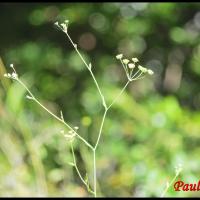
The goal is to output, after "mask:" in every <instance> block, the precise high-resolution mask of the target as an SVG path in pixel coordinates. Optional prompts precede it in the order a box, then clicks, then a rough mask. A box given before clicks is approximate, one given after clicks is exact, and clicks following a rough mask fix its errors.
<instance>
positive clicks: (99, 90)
mask: <svg viewBox="0 0 200 200" xmlns="http://www.w3.org/2000/svg"><path fill="white" fill-rule="evenodd" d="M64 33H65V34H66V35H67V37H68V39H69V41H70V42H71V44H72V46H73V47H74V49H75V51H76V52H77V54H78V55H79V57H80V58H81V60H82V61H83V63H84V64H85V66H86V67H87V69H88V70H89V72H90V74H91V76H92V78H93V80H94V83H95V85H96V87H97V90H98V92H99V94H100V96H101V99H102V104H103V106H104V107H105V109H106V108H107V105H106V101H105V98H104V95H103V94H102V92H101V89H100V87H99V84H98V82H97V80H96V78H95V76H94V74H93V72H92V69H91V66H89V65H88V64H87V63H86V61H85V60H84V58H83V56H82V55H81V53H80V52H79V50H78V49H77V45H76V44H74V42H73V41H72V39H71V37H70V35H69V34H68V32H65V31H64Z"/></svg>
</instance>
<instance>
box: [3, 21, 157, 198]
mask: <svg viewBox="0 0 200 200" xmlns="http://www.w3.org/2000/svg"><path fill="white" fill-rule="evenodd" d="M68 22H69V21H68V20H66V21H65V22H64V23H58V22H56V23H55V25H56V27H58V28H59V29H60V30H61V31H63V32H64V33H65V34H66V36H67V38H68V39H69V41H70V42H71V44H72V46H73V47H74V49H75V51H76V53H77V54H78V56H79V57H80V59H81V60H82V62H83V64H84V65H85V67H86V68H87V69H88V71H89V73H90V75H91V77H92V79H93V82H94V84H95V86H96V89H97V91H98V93H99V96H100V98H101V103H102V106H103V108H104V114H103V117H102V121H101V124H100V128H99V131H98V135H97V140H96V142H95V144H90V143H89V142H88V141H87V140H86V139H85V138H83V137H82V136H81V135H80V134H79V133H78V130H79V127H77V126H75V127H72V126H71V125H69V123H67V122H66V121H65V119H64V117H63V113H62V111H60V116H57V115H55V114H54V113H52V112H51V111H50V110H49V109H47V108H46V107H45V105H43V104H42V103H41V102H40V101H39V100H38V99H37V98H36V97H35V96H34V95H33V93H32V92H31V91H30V90H29V88H28V87H27V86H26V84H25V83H24V82H23V81H22V80H21V79H20V78H19V76H18V74H17V72H16V70H15V68H14V65H13V64H11V65H10V67H11V68H12V70H13V72H12V73H11V74H10V73H7V74H4V76H5V77H7V78H10V79H12V80H15V81H17V82H18V83H19V84H21V86H22V87H24V88H25V89H26V91H27V95H26V98H27V99H29V100H32V101H34V102H35V103H37V104H38V105H39V106H40V107H41V108H42V109H44V110H45V111H47V112H48V113H49V114H50V115H51V116H52V117H54V118H55V119H56V120H58V121H59V122H61V123H62V124H64V125H65V126H66V128H67V129H68V133H67V134H65V132H64V131H63V130H62V131H61V133H63V135H64V137H65V138H67V139H68V140H69V142H70V146H71V151H72V156H73V161H72V162H71V163H70V164H71V165H72V166H73V167H74V168H75V169H76V171H77V174H78V176H79V177H80V179H81V181H82V182H83V184H84V185H85V186H86V188H87V190H88V192H90V193H92V194H93V195H94V197H96V196H97V169H96V151H97V148H98V147H99V142H100V138H101V135H102V130H103V126H104V122H105V119H106V116H107V113H108V111H109V110H110V109H111V107H112V106H113V104H114V103H115V102H116V101H117V100H118V99H119V97H120V96H121V95H122V93H123V92H124V90H125V89H126V87H127V86H128V85H129V84H130V83H131V82H133V81H136V80H139V79H142V78H144V77H145V75H146V74H149V75H153V73H154V72H153V71H152V70H151V69H147V68H145V67H142V66H141V65H139V60H138V59H137V58H132V59H131V60H129V59H127V58H124V56H123V54H119V55H117V56H116V59H118V60H119V61H120V62H121V65H122V67H123V69H124V71H125V74H126V77H127V82H126V83H125V85H124V87H123V88H122V89H121V91H120V92H119V94H118V95H117V96H116V97H115V98H114V99H113V101H112V102H111V103H110V104H108V103H107V102H106V100H105V96H104V95H103V93H102V90H101V88H100V86H99V84H98V81H97V79H96V77H95V75H94V73H93V70H92V64H91V63H87V62H86V61H85V59H84V57H83V56H82V54H81V53H80V51H79V50H78V46H77V44H75V43H74V42H73V41H72V39H71V37H70V35H69V33H68ZM75 138H77V139H79V140H80V141H81V142H83V143H84V144H85V145H86V146H87V147H88V148H89V149H90V150H91V152H92V153H93V187H92V188H91V186H90V185H91V184H90V183H89V179H88V176H87V175H86V178H84V177H85V176H83V175H82V174H81V173H80V171H79V168H78V166H77V162H76V157H75V153H74V147H73V141H74V139H75Z"/></svg>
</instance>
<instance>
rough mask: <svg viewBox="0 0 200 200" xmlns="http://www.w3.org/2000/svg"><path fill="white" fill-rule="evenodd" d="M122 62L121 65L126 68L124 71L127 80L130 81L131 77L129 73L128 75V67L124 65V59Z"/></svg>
mask: <svg viewBox="0 0 200 200" xmlns="http://www.w3.org/2000/svg"><path fill="white" fill-rule="evenodd" d="M120 62H121V64H122V66H123V68H124V71H125V73H126V76H127V78H128V79H129V78H130V77H129V73H128V69H127V66H126V65H124V63H123V62H122V59H120Z"/></svg>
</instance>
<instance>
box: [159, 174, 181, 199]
mask: <svg viewBox="0 0 200 200" xmlns="http://www.w3.org/2000/svg"><path fill="white" fill-rule="evenodd" d="M178 175H179V173H176V175H175V176H174V178H173V179H172V180H171V182H170V183H169V184H168V185H166V188H165V190H164V191H163V193H162V194H161V197H164V196H165V194H166V193H167V191H168V189H169V188H170V187H171V185H172V184H173V182H174V181H175V180H176V178H177V177H178Z"/></svg>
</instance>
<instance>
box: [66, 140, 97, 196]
mask: <svg viewBox="0 0 200 200" xmlns="http://www.w3.org/2000/svg"><path fill="white" fill-rule="evenodd" d="M70 144H71V150H72V156H73V161H74V167H75V169H76V171H77V174H78V176H79V178H80V179H81V181H82V182H83V184H84V185H85V186H86V187H87V189H88V191H89V192H91V193H92V194H94V191H92V190H91V189H90V187H89V183H87V182H86V181H85V180H84V178H83V177H82V175H81V173H80V171H79V169H78V167H77V164H76V157H75V153H74V147H73V144H72V142H70Z"/></svg>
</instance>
